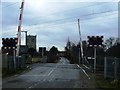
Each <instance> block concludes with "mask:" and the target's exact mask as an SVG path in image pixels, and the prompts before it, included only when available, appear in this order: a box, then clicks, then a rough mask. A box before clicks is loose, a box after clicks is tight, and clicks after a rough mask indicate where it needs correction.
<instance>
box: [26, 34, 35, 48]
mask: <svg viewBox="0 0 120 90" xmlns="http://www.w3.org/2000/svg"><path fill="white" fill-rule="evenodd" d="M27 46H28V48H34V49H36V35H35V36H34V35H28V36H27Z"/></svg>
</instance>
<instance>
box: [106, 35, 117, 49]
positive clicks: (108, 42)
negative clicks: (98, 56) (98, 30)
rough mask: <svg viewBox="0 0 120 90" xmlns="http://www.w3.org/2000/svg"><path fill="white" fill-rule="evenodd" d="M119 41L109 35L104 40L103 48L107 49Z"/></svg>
mask: <svg viewBox="0 0 120 90" xmlns="http://www.w3.org/2000/svg"><path fill="white" fill-rule="evenodd" d="M118 42H119V39H118V38H115V37H110V38H108V39H106V41H105V42H104V49H105V50H107V49H109V48H111V47H112V46H114V45H116V44H117V43H118Z"/></svg>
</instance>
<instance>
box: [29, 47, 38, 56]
mask: <svg viewBox="0 0 120 90" xmlns="http://www.w3.org/2000/svg"><path fill="white" fill-rule="evenodd" d="M35 53H36V49H34V48H29V49H28V54H30V55H31V56H34V54H35Z"/></svg>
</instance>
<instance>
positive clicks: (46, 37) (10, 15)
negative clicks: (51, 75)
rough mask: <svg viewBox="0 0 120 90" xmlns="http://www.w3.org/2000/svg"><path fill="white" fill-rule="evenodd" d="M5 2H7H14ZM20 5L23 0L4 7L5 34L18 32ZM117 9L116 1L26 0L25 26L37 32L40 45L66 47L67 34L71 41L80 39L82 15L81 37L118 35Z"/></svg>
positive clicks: (14, 34)
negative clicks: (61, 0)
mask: <svg viewBox="0 0 120 90" xmlns="http://www.w3.org/2000/svg"><path fill="white" fill-rule="evenodd" d="M2 4H3V6H6V5H9V4H11V3H9V2H6V3H2ZM19 7H20V3H18V4H15V5H13V6H10V7H9V8H3V9H2V18H3V22H2V25H3V28H2V34H3V36H2V37H14V36H16V34H17V26H18V21H19V20H18V19H19V13H20V9H19ZM115 10H117V3H104V2H102V3H98V2H84V3H83V2H77V3H76V2H68V1H67V0H65V2H59V1H58V2H56V1H55V2H50V1H49V2H46V0H45V1H41V0H40V1H39V0H36V1H34V0H31V1H30V0H25V7H24V13H23V23H22V30H27V31H28V34H33V35H37V48H38V47H39V46H46V47H52V45H55V46H57V47H59V50H61V49H62V50H63V49H64V46H65V45H66V42H67V38H68V37H69V38H70V40H71V41H72V42H79V34H78V22H77V19H78V18H80V26H81V27H80V28H81V33H82V40H85V39H86V37H87V36H88V35H105V37H106V38H107V37H109V36H116V35H117V33H118V32H117V30H118V29H117V27H118V25H117V18H118V17H116V15H117V13H116V14H114V13H115ZM109 11H114V12H109ZM102 12H108V13H102ZM116 12H117V11H116ZM110 14H113V15H110ZM24 42H25V36H24V35H23V34H22V43H24Z"/></svg>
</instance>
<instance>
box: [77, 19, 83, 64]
mask: <svg viewBox="0 0 120 90" xmlns="http://www.w3.org/2000/svg"><path fill="white" fill-rule="evenodd" d="M78 30H79V38H80V48H79V65H80V51H81V61H82V60H83V48H82V39H81V32H80V20H79V19H78Z"/></svg>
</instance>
